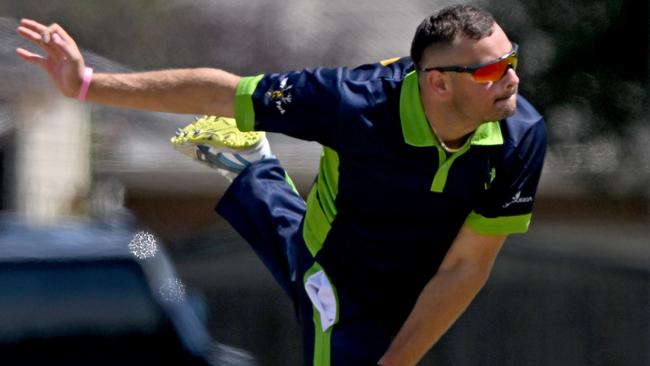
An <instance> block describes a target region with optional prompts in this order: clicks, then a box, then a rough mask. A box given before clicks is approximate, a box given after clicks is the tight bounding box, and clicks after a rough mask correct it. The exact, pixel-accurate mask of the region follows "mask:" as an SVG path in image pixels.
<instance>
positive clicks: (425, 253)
mask: <svg viewBox="0 0 650 366" xmlns="http://www.w3.org/2000/svg"><path fill="white" fill-rule="evenodd" d="M236 119H237V124H238V126H239V128H240V129H241V130H243V131H250V130H260V131H270V132H279V133H283V134H286V135H289V136H292V137H296V138H299V139H304V140H312V141H317V142H319V143H320V144H322V145H323V153H322V157H321V161H320V167H319V174H318V176H317V178H316V182H315V184H314V186H313V188H312V190H311V192H310V193H309V196H308V198H307V213H306V217H305V219H304V222H303V239H304V241H305V243H306V245H307V247H308V249H309V251H310V252H311V254H312V255H313V256H314V257H315V258H316V260H317V261H318V262H319V263H320V264H321V266H322V267H323V269H324V270H325V271H326V272H327V274H328V276H329V277H330V278H331V280H332V281H333V283H334V284H335V286H336V287H337V291H338V292H339V294H347V295H350V296H353V297H355V298H357V299H360V301H362V302H367V304H372V305H373V307H374V308H376V309H377V316H380V314H381V313H382V312H385V311H388V310H390V311H394V312H396V314H399V316H397V319H398V320H396V322H395V324H393V326H396V327H399V326H400V325H401V321H403V319H404V318H405V316H406V315H408V312H409V311H410V310H411V308H412V306H413V304H414V302H415V299H416V298H417V296H418V294H419V293H420V291H421V289H422V288H423V287H424V285H425V284H426V283H427V282H428V281H429V280H430V279H431V277H432V276H433V275H434V274H435V273H436V271H437V269H438V267H439V265H440V263H441V261H442V260H443V258H444V256H445V254H446V253H447V250H448V249H449V247H450V245H451V243H452V241H453V240H454V238H455V237H456V235H457V233H458V231H459V229H460V227H461V226H462V225H463V224H467V225H468V226H469V227H470V228H471V229H472V230H473V231H475V232H476V233H479V234H496V235H507V234H512V233H522V232H525V231H527V229H528V225H529V223H530V219H531V212H532V208H533V201H534V197H535V191H536V188H537V183H538V181H539V177H540V173H541V170H542V165H543V159H544V153H545V149H546V132H545V127H544V122H543V119H542V117H541V116H540V115H539V113H538V112H537V111H536V110H535V109H534V108H533V107H532V106H531V105H530V104H529V103H528V102H527V101H526V100H524V98H522V97H518V106H517V111H516V113H515V114H514V115H513V116H511V117H509V118H506V119H504V120H501V121H493V122H486V123H484V124H482V125H481V126H480V127H479V128H478V129H477V130H476V131H475V132H474V133H473V134H472V135H471V136H470V137H469V138H468V139H467V141H466V143H465V145H464V146H463V147H462V148H461V149H460V151H458V152H456V153H453V154H447V153H446V152H445V151H444V150H443V149H442V147H441V146H440V144H439V142H438V141H437V139H436V138H435V136H434V134H433V133H432V131H431V128H430V126H429V123H428V121H427V119H426V117H425V114H424V109H423V106H422V102H421V99H420V93H419V86H418V81H417V74H416V73H415V71H414V66H413V63H412V61H411V60H410V59H409V58H403V59H397V60H392V61H390V62H381V63H376V64H368V65H363V66H360V67H357V68H317V69H308V70H304V71H300V72H289V73H279V74H268V75H259V76H255V77H247V78H243V79H242V80H241V82H240V83H239V85H238V88H237V96H236ZM341 301H343V300H341Z"/></svg>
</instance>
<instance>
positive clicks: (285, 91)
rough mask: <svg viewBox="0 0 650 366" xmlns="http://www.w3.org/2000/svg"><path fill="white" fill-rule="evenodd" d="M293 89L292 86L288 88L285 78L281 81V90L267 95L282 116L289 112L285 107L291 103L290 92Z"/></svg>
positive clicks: (272, 91)
mask: <svg viewBox="0 0 650 366" xmlns="http://www.w3.org/2000/svg"><path fill="white" fill-rule="evenodd" d="M292 87H293V86H292V85H289V86H287V78H284V79H282V80H280V89H276V90H271V91H269V92H267V93H266V95H267V96H268V97H269V98H271V100H272V101H273V103H274V104H275V107H276V108H277V109H278V112H280V114H285V113H286V112H287V110H286V109H285V107H286V106H287V105H289V103H291V92H290V90H291V88H292Z"/></svg>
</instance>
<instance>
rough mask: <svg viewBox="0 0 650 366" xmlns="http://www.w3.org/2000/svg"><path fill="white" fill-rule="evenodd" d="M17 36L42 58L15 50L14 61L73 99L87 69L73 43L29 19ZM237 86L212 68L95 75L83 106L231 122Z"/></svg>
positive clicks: (234, 80)
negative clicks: (43, 75)
mask: <svg viewBox="0 0 650 366" xmlns="http://www.w3.org/2000/svg"><path fill="white" fill-rule="evenodd" d="M17 31H18V33H19V34H20V35H21V36H22V37H23V38H25V39H27V40H28V41H30V42H32V43H34V44H36V45H38V46H39V47H40V48H41V49H42V50H43V52H44V53H45V55H39V54H36V53H32V52H30V51H27V50H25V49H22V48H18V49H17V50H16V53H17V54H18V56H20V57H21V58H22V59H23V60H25V61H27V62H30V63H33V64H35V65H38V66H40V67H41V68H42V69H43V70H45V71H46V72H47V73H48V75H49V76H50V79H51V80H52V82H53V83H54V85H55V86H56V87H57V89H59V91H60V92H61V93H62V94H63V95H65V96H67V97H72V98H74V97H77V96H78V94H79V90H80V87H81V83H82V80H83V74H84V69H85V68H86V64H85V62H84V59H83V56H82V55H81V52H80V51H79V48H78V47H77V44H76V42H75V41H74V39H72V37H70V36H69V35H68V33H67V32H66V31H65V30H64V29H63V28H62V27H61V26H59V25H58V24H52V25H49V26H46V25H43V24H40V23H38V22H36V21H33V20H29V19H23V20H21V22H20V26H19V27H18V30H17ZM239 80H240V77H239V76H237V75H234V74H231V73H228V72H226V71H223V70H218V69H210V68H198V69H178V70H163V71H151V72H141V73H129V74H104V73H95V74H94V76H93V79H92V83H91V84H90V89H89V90H88V94H87V100H88V101H91V102H94V103H99V104H106V105H113V106H119V107H127V108H135V109H144V110H150V111H159V112H171V113H189V114H210V115H219V116H227V117H234V101H235V89H236V87H237V83H238V82H239Z"/></svg>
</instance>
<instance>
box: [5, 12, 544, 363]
mask: <svg viewBox="0 0 650 366" xmlns="http://www.w3.org/2000/svg"><path fill="white" fill-rule="evenodd" d="M18 32H19V33H20V34H21V35H22V36H23V37H25V38H27V39H28V40H30V41H32V42H34V43H36V44H38V45H40V46H41V47H42V49H43V50H44V51H45V52H46V53H47V56H46V57H43V56H39V55H36V54H33V53H31V52H28V51H26V50H22V49H19V50H18V51H17V52H18V54H19V55H20V56H21V57H22V58H24V59H25V60H27V61H29V62H32V63H35V64H37V65H39V66H41V67H42V68H43V69H45V70H46V71H47V72H48V73H49V74H50V77H51V78H52V80H53V82H54V83H55V85H56V86H57V87H58V88H59V90H60V91H61V92H62V93H63V94H64V95H67V96H70V97H75V96H78V97H79V98H80V99H85V98H87V99H88V100H89V101H92V102H96V103H103V104H109V105H116V106H122V107H133V108H140V109H147V110H155V111H164V112H175V113H195V114H206V115H216V116H227V117H235V118H236V124H237V127H239V129H240V130H243V131H253V130H257V131H275V132H281V133H285V134H288V135H291V136H294V137H298V138H302V139H308V140H315V141H318V142H320V143H321V144H322V145H323V146H324V150H323V155H322V158H321V163H320V169H319V174H318V178H317V180H316V182H315V183H314V187H313V189H312V191H311V192H310V194H309V196H308V198H307V202H306V203H305V202H303V201H302V199H301V198H300V197H299V196H298V195H297V194H296V193H295V192H294V191H293V189H292V186H291V185H290V184H289V183H288V182H287V180H286V173H285V172H284V170H282V168H281V167H280V166H279V163H278V161H277V160H276V159H273V157H272V155H271V153H270V150H269V149H268V145H267V143H266V140H265V139H264V138H263V136H262V135H261V134H258V133H254V132H249V133H248V134H246V133H241V132H239V131H237V129H235V128H234V123H235V122H234V121H233V120H229V119H218V118H204V119H202V120H200V121H199V122H197V124H195V125H191V126H188V127H187V128H186V129H185V130H182V131H180V132H179V134H178V136H177V137H175V138H174V139H173V141H172V142H173V143H175V144H176V145H189V146H190V147H194V146H195V145H198V146H197V147H196V150H195V151H194V150H192V153H193V154H195V157H196V158H197V159H198V160H201V161H204V162H206V163H208V164H210V165H212V166H214V167H216V168H217V169H219V170H221V171H223V172H226V175H228V176H229V177H230V178H231V179H234V180H233V184H232V185H231V187H230V188H229V190H228V191H227V192H226V194H225V195H224V197H223V198H222V200H221V202H220V203H219V206H218V208H217V210H218V211H219V212H220V213H221V214H222V215H224V216H225V217H226V219H228V220H229V221H230V222H231V224H232V225H233V226H234V227H235V229H237V230H238V231H239V232H240V233H241V234H242V235H243V236H244V237H245V238H246V239H247V240H248V241H249V243H250V244H251V245H252V247H253V248H254V249H255V250H256V251H257V253H258V254H259V255H260V257H261V258H262V260H263V261H264V262H265V264H266V265H267V266H268V267H269V268H270V270H271V271H272V273H273V274H274V276H275V277H276V279H277V280H278V281H279V282H280V284H281V285H282V287H283V288H284V289H285V290H286V291H287V293H288V294H289V295H290V296H291V298H292V300H293V301H294V304H295V306H296V309H297V312H298V315H299V317H300V320H301V325H302V329H303V342H304V353H305V357H306V363H313V364H315V365H329V364H333V365H374V364H380V365H414V364H415V363H417V361H418V360H420V359H421V357H422V356H423V355H424V353H425V352H426V351H427V350H428V349H429V348H430V347H432V345H433V344H435V342H436V341H437V340H438V339H439V338H440V337H441V336H442V335H443V334H444V333H445V332H446V330H447V329H448V328H449V327H450V326H451V325H452V324H453V323H454V321H455V320H456V319H457V318H458V317H459V316H460V315H461V314H462V312H463V311H464V310H465V309H466V307H467V306H468V305H469V303H470V302H471V301H472V299H473V298H474V297H475V295H476V294H477V292H478V291H479V290H480V289H481V287H482V286H483V285H484V283H485V282H486V280H487V278H488V276H489V273H490V271H491V268H492V265H493V263H494V260H495V258H496V256H497V254H498V252H499V250H500V248H501V246H502V244H503V242H504V241H505V239H506V236H507V235H509V234H512V233H519V232H525V231H527V229H528V225H529V222H530V217H531V212H532V204H533V199H534V195H535V191H536V187H537V183H538V180H539V176H540V173H541V169H542V164H543V158H544V153H545V146H546V133H545V128H544V124H543V119H542V117H541V116H540V115H539V114H538V113H537V112H536V111H535V110H534V108H533V107H532V106H531V105H530V104H529V103H528V102H527V101H525V100H524V99H523V98H522V97H520V96H518V95H517V88H518V84H519V78H518V76H517V73H516V71H515V69H516V66H517V56H518V47H517V45H516V44H514V43H512V42H511V41H510V40H509V39H508V37H507V36H506V34H505V33H504V31H503V30H502V29H501V28H500V27H499V25H498V24H497V23H496V22H495V21H494V19H493V18H492V16H491V15H490V14H488V13H486V12H484V11H482V10H480V9H478V8H475V7H471V6H464V5H460V6H450V7H447V8H444V9H441V10H440V11H438V12H436V13H434V14H433V15H431V16H430V17H427V18H426V19H425V20H424V21H423V22H422V24H420V26H419V27H418V29H417V31H416V34H415V37H414V40H413V43H412V49H411V57H406V58H401V59H395V60H389V61H384V62H381V63H377V64H370V65H363V66H360V67H358V68H355V69H347V68H337V69H324V68H318V69H314V70H305V71H302V72H290V73H284V74H269V75H259V76H254V77H245V78H241V77H239V76H236V75H233V74H230V73H228V72H225V71H222V70H215V69H193V70H168V71H157V72H148V73H135V74H121V75H116V74H97V75H95V76H94V78H92V82H91V75H92V73H91V72H90V70H89V69H88V68H86V66H85V64H84V61H83V58H82V56H81V54H80V52H79V50H78V49H77V46H76V44H75V42H74V40H73V39H72V38H70V36H69V35H68V34H67V33H66V32H65V31H64V30H63V29H62V28H61V27H60V26H58V25H56V24H54V25H51V26H44V25H41V24H39V23H36V22H34V21H30V20H23V21H22V23H21V27H20V28H19V29H18Z"/></svg>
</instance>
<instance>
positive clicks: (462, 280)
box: [379, 225, 506, 366]
mask: <svg viewBox="0 0 650 366" xmlns="http://www.w3.org/2000/svg"><path fill="white" fill-rule="evenodd" d="M505 239H506V237H505V236H502V235H499V236H497V235H479V234H476V233H474V232H473V231H472V230H471V229H469V227H467V226H466V225H463V227H462V228H461V229H460V231H459V232H458V235H457V236H456V239H455V240H454V242H453V244H452V246H451V248H450V249H449V252H448V253H447V255H446V256H445V258H444V260H443V262H442V264H441V265H440V268H439V269H438V272H437V273H436V274H435V276H433V278H432V279H431V280H430V281H429V282H428V283H427V285H426V286H425V287H424V289H423V290H422V292H421V293H420V296H419V297H418V300H417V302H416V304H415V306H414V308H413V310H412V311H411V314H410V315H409V317H408V318H407V319H406V321H405V322H404V324H403V325H402V328H401V329H400V331H399V332H398V334H397V336H396V337H395V339H394V340H393V342H392V343H391V345H390V347H389V348H388V351H387V352H386V353H385V354H384V356H383V357H382V358H381V360H380V361H379V364H380V365H384V366H389V365H390V366H393V365H415V364H416V363H417V362H418V361H419V360H420V359H421V358H422V356H423V355H424V354H425V353H426V352H427V351H428V350H429V349H430V348H431V347H432V346H433V345H434V344H435V343H436V342H437V341H438V340H439V339H440V337H442V335H443V334H444V333H445V332H446V331H447V330H448V329H449V327H451V325H452V324H453V323H454V322H455V321H456V320H457V319H458V318H459V317H460V315H461V314H462V313H463V312H464V311H465V309H466V308H467V306H469V304H470V303H471V301H472V300H473V299H474V297H475V296H476V294H477V293H478V292H479V290H480V289H481V288H482V287H483V285H484V284H485V282H486V281H487V279H488V277H489V275H490V272H491V270H492V266H493V264H494V260H495V259H496V256H497V254H498V253H499V250H500V249H501V247H502V245H503V242H504V241H505Z"/></svg>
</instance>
